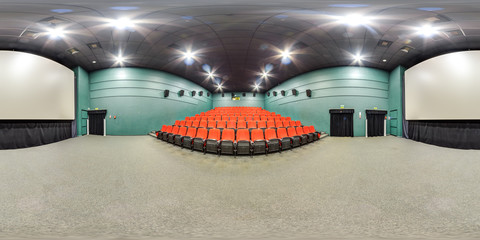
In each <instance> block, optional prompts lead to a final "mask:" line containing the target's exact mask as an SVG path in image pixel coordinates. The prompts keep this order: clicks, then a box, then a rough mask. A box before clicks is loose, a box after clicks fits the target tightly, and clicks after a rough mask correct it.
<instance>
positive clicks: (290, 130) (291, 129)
mask: <svg viewBox="0 0 480 240" xmlns="http://www.w3.org/2000/svg"><path fill="white" fill-rule="evenodd" d="M287 134H288V136H289V137H293V136H297V131H295V128H294V127H289V128H287Z"/></svg>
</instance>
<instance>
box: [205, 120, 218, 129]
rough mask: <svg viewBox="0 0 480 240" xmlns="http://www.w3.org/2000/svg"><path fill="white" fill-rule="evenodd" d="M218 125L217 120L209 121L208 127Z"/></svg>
mask: <svg viewBox="0 0 480 240" xmlns="http://www.w3.org/2000/svg"><path fill="white" fill-rule="evenodd" d="M215 127H217V122H215V121H208V125H207V128H215Z"/></svg>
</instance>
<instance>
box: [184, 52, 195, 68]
mask: <svg viewBox="0 0 480 240" xmlns="http://www.w3.org/2000/svg"><path fill="white" fill-rule="evenodd" d="M183 58H184V60H183V62H184V63H185V64H186V65H188V66H190V65H193V63H194V62H195V59H194V58H195V53H193V52H192V51H190V50H188V51H186V52H184V53H183Z"/></svg>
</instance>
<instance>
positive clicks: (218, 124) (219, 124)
mask: <svg viewBox="0 0 480 240" xmlns="http://www.w3.org/2000/svg"><path fill="white" fill-rule="evenodd" d="M226 127H227V122H226V121H219V122H217V128H226Z"/></svg>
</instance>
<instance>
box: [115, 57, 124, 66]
mask: <svg viewBox="0 0 480 240" xmlns="http://www.w3.org/2000/svg"><path fill="white" fill-rule="evenodd" d="M115 61H116V63H118V64H122V63H123V62H124V61H125V57H123V56H122V55H118V56H116V57H115Z"/></svg>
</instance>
